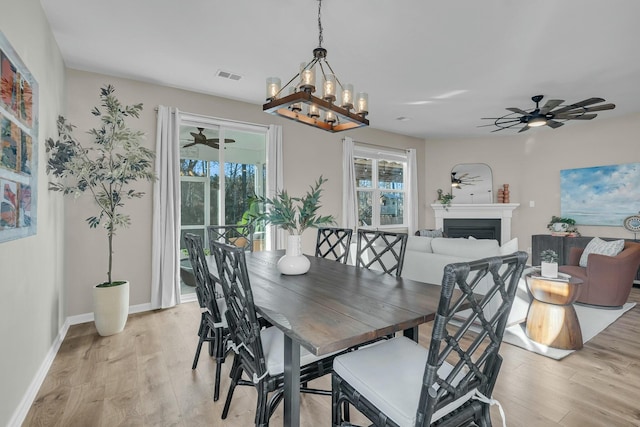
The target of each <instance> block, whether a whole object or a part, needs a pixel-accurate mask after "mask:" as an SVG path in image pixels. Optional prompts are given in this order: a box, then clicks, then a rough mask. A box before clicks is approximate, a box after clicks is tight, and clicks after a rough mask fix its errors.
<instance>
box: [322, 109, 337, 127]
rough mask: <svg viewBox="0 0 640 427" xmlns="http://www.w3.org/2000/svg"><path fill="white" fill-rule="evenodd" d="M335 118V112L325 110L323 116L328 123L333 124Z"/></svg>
mask: <svg viewBox="0 0 640 427" xmlns="http://www.w3.org/2000/svg"><path fill="white" fill-rule="evenodd" d="M336 120H337V118H336V114H335V113H334V112H333V111H327V113H326V114H325V116H324V121H325V122H327V123H329V124H334V123H335V122H336Z"/></svg>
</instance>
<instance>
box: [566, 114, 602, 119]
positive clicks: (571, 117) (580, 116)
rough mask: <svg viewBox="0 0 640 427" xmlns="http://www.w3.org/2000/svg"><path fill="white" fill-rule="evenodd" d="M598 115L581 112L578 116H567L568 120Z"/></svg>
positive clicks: (593, 117)
mask: <svg viewBox="0 0 640 427" xmlns="http://www.w3.org/2000/svg"><path fill="white" fill-rule="evenodd" d="M596 117H598V115H597V114H579V115H577V116H567V117H566V119H567V120H591V119H595V118H596Z"/></svg>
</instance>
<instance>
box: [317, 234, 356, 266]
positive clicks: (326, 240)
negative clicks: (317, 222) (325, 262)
mask: <svg viewBox="0 0 640 427" xmlns="http://www.w3.org/2000/svg"><path fill="white" fill-rule="evenodd" d="M352 234H353V230H352V229H350V228H337V227H320V228H318V236H317V239H316V254H315V255H316V256H317V257H320V258H327V259H332V260H334V261H338V262H341V263H343V264H346V263H347V260H348V259H349V248H350V247H351V235H352Z"/></svg>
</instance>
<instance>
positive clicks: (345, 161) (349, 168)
mask: <svg viewBox="0 0 640 427" xmlns="http://www.w3.org/2000/svg"><path fill="white" fill-rule="evenodd" d="M357 223H358V205H357V200H356V169H355V166H354V163H353V139H351V138H349V137H345V138H344V139H343V140H342V226H343V227H345V228H351V229H353V230H355V229H356V225H357Z"/></svg>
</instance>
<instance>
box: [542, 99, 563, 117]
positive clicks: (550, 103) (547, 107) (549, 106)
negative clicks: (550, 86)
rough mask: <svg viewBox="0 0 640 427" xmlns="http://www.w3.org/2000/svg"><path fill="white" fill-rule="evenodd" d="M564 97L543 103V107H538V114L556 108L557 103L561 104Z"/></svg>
mask: <svg viewBox="0 0 640 427" xmlns="http://www.w3.org/2000/svg"><path fill="white" fill-rule="evenodd" d="M563 102H564V99H550V100H548V101H547V103H546V104H544V107H542V108H541V109H540V114H547V113H548V112H549V111H551V110H553V109H554V108H556V107H557V106H558V105H560V104H562V103H563Z"/></svg>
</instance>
